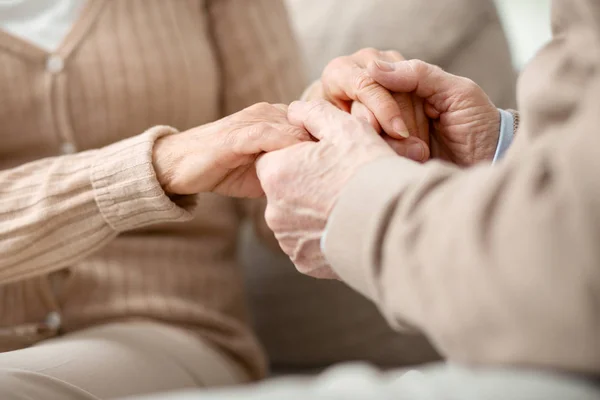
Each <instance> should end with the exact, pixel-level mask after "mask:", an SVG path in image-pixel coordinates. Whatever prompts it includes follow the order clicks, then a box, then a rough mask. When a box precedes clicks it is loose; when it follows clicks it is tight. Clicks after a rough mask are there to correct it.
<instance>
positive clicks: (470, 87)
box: [461, 77, 481, 93]
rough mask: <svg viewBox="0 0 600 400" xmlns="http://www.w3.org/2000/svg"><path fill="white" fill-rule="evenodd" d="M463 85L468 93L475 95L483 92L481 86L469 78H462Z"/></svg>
mask: <svg viewBox="0 0 600 400" xmlns="http://www.w3.org/2000/svg"><path fill="white" fill-rule="evenodd" d="M461 84H462V85H463V86H464V88H465V90H466V91H467V92H468V93H475V92H478V91H480V90H481V88H480V87H479V85H478V84H477V83H475V81H474V80H472V79H469V78H464V77H463V78H461Z"/></svg>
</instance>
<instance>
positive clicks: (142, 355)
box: [0, 322, 248, 400]
mask: <svg viewBox="0 0 600 400" xmlns="http://www.w3.org/2000/svg"><path fill="white" fill-rule="evenodd" d="M246 381H248V378H247V377H246V376H245V374H244V373H243V372H242V371H241V369H240V368H239V367H238V366H237V365H236V364H235V363H234V362H233V361H231V360H230V359H228V358H227V357H226V356H225V355H224V354H222V353H220V352H219V350H217V349H215V348H214V347H212V346H211V345H209V344H207V343H206V342H204V341H202V340H201V339H199V338H198V336H197V335H193V334H191V333H188V332H186V331H185V330H182V329H179V328H174V327H170V326H167V325H164V324H160V323H154V322H121V323H112V324H107V325H102V326H97V327H92V328H89V329H86V330H82V331H79V332H76V333H73V334H68V335H65V336H62V337H58V338H55V339H51V340H47V341H44V342H42V343H40V344H38V345H36V346H33V347H30V348H27V349H22V350H16V351H11V352H7V353H0V399H2V400H17V399H18V400H24V399H27V400H37V399H40V400H92V399H93V400H97V399H114V398H119V397H124V396H132V395H143V394H149V393H157V392H165V391H172V390H180V389H185V388H203V387H209V386H210V387H214V386H228V385H235V384H238V383H242V382H246Z"/></svg>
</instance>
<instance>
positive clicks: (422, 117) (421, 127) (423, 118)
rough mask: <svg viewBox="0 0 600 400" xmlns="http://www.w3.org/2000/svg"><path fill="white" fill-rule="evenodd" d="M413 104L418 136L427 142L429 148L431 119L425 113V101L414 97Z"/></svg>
mask: <svg viewBox="0 0 600 400" xmlns="http://www.w3.org/2000/svg"><path fill="white" fill-rule="evenodd" d="M412 97H413V103H414V105H415V119H416V121H417V130H418V131H419V133H418V134H417V135H416V137H418V138H419V139H421V140H422V141H424V142H425V144H427V146H429V119H428V118H427V114H426V113H425V104H426V103H425V100H423V98H422V97H419V96H415V95H413V96H412Z"/></svg>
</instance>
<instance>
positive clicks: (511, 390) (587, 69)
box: [181, 0, 600, 400]
mask: <svg viewBox="0 0 600 400" xmlns="http://www.w3.org/2000/svg"><path fill="white" fill-rule="evenodd" d="M553 27H554V40H553V41H552V42H551V43H550V44H549V45H548V46H546V47H545V48H544V50H542V51H541V52H540V53H539V54H538V56H537V57H536V59H535V60H534V61H533V63H532V64H531V65H530V66H529V67H528V68H527V70H526V71H525V72H524V73H523V76H522V77H521V81H520V82H521V83H520V87H519V100H520V111H521V123H520V127H519V129H518V131H517V133H516V136H515V140H514V144H513V145H512V146H511V148H510V151H508V152H507V154H506V156H505V157H504V158H503V159H502V160H501V161H498V160H499V158H500V156H501V154H502V152H503V149H504V148H505V147H506V145H507V144H508V143H510V142H511V138H510V135H511V134H510V129H508V130H507V129H503V128H507V126H506V125H510V121H511V119H512V120H513V124H514V125H515V126H517V125H519V124H518V115H517V114H514V115H513V114H505V113H503V112H501V113H499V112H498V111H497V110H496V108H495V106H494V105H493V104H492V103H491V102H490V101H489V99H488V98H487V96H486V95H485V93H484V92H483V91H482V90H481V89H480V88H479V87H478V86H476V85H475V84H473V83H472V82H471V81H469V80H466V79H464V78H460V77H457V76H454V75H450V74H448V73H445V72H443V71H442V70H440V69H439V68H436V67H434V66H432V65H429V64H426V63H424V62H420V61H398V62H391V63H390V62H385V61H376V62H370V63H369V65H368V67H367V68H368V71H369V74H370V76H371V77H372V79H373V82H377V83H378V84H379V85H380V86H381V87H385V88H387V89H388V90H390V91H391V92H395V93H409V94H410V96H411V97H410V98H408V99H410V100H411V101H412V103H411V104H413V105H414V109H415V110H419V104H423V109H424V113H425V115H426V117H427V119H428V121H429V122H431V127H432V130H431V131H429V132H428V133H429V134H430V135H429V137H430V138H431V141H430V142H429V145H430V150H431V155H432V156H433V157H440V158H443V159H445V160H447V161H451V162H453V163H454V164H457V165H452V163H448V162H440V161H431V162H427V163H424V164H421V163H418V162H415V161H411V160H409V159H407V158H403V157H398V156H397V155H396V154H395V152H394V151H393V150H392V148H390V146H388V144H386V141H385V140H384V139H382V138H381V137H380V136H379V135H377V133H376V131H375V130H374V129H373V128H372V127H371V126H370V125H369V124H367V123H365V122H362V121H360V120H359V119H357V118H355V117H353V116H351V115H349V114H348V113H345V112H343V111H341V110H339V109H337V108H335V107H334V106H332V105H331V104H328V103H323V102H316V103H315V102H298V103H294V104H292V105H291V106H290V107H289V110H288V118H289V120H290V121H291V122H292V123H293V124H295V125H297V126H300V127H304V128H305V129H306V130H307V131H309V132H310V133H311V134H312V136H313V137H315V139H316V140H315V142H308V143H302V144H298V145H295V146H292V147H290V148H287V149H284V150H280V151H277V152H273V153H269V154H267V155H264V156H263V157H262V158H261V159H260V160H259V161H258V163H257V170H258V174H259V178H260V179H261V182H262V185H263V189H264V191H265V193H266V196H267V199H268V207H267V211H266V218H267V222H268V223H269V225H270V227H271V228H272V229H273V230H274V231H275V233H276V236H277V238H278V240H279V242H280V244H281V247H282V248H283V250H284V251H286V253H287V254H288V255H289V256H290V257H291V258H292V260H293V261H294V263H295V264H296V266H297V267H298V269H299V270H300V271H301V272H304V273H308V274H311V275H313V276H317V277H337V278H339V279H341V280H343V281H344V282H346V283H347V284H348V285H350V286H352V287H354V288H355V289H356V290H358V291H359V292H361V293H363V294H364V295H365V296H367V297H368V298H370V299H372V300H373V301H374V302H375V303H376V304H377V305H378V306H379V308H380V310H381V311H382V313H384V314H385V315H386V317H387V319H388V321H389V322H390V324H391V325H393V326H394V327H395V328H397V329H398V330H416V331H420V332H423V333H425V334H426V335H427V336H428V337H429V338H430V339H431V340H432V342H433V343H434V344H435V345H436V347H437V348H438V350H439V351H440V352H441V353H442V354H443V355H444V356H445V357H446V358H447V359H448V360H449V362H450V363H449V364H447V365H445V366H440V367H433V368H430V369H423V370H422V371H421V372H414V373H409V374H405V373H402V372H398V373H391V374H387V375H380V374H378V373H377V372H375V371H373V370H370V369H368V368H363V367H355V368H350V369H346V370H338V371H337V372H336V371H333V372H331V373H329V374H326V375H325V376H324V377H322V378H321V379H319V380H317V381H315V382H313V383H312V384H306V383H304V382H300V383H288V384H286V383H285V382H280V383H275V384H270V385H267V386H264V387H258V388H255V389H253V390H250V391H238V392H234V393H227V397H226V398H228V399H255V398H256V399H258V398H260V399H271V398H273V399H275V398H287V399H305V398H312V399H363V398H394V399H411V400H414V399H417V400H418V399H443V398H457V399H498V398H502V399H505V398H506V399H528V400H531V399H577V400H580V399H586V400H587V399H598V398H600V382H599V380H598V377H599V376H600V334H599V332H600V301H599V298H600V297H599V293H600V247H599V246H598V243H600V181H599V180H598V179H597V171H599V170H600V150H599V149H600V135H599V134H598V133H597V129H598V126H600V113H598V109H597V108H598V102H599V101H600V94H599V93H600V74H599V71H600V68H599V67H600V4H598V3H597V2H595V1H594V0H555V2H554V21H553ZM383 58H385V57H383ZM326 87H327V85H326ZM369 87H371V88H375V86H372V85H369ZM373 90H374V91H378V89H377V90H375V89H373ZM352 93H353V92H352V91H349V92H346V94H348V96H347V97H348V98H350V99H351V100H360V99H358V98H352V97H353V96H352ZM354 97H356V96H354ZM380 100H381V101H383V102H388V101H389V100H390V99H389V98H387V97H381V98H380ZM406 100H407V98H404V99H403V104H406ZM421 102H422V103H421ZM363 103H365V106H366V107H363V106H356V107H354V106H352V110H353V112H355V114H360V113H362V114H363V116H366V117H367V119H370V120H371V122H372V124H374V122H378V123H379V122H380V123H381V126H383V127H384V130H385V131H386V132H388V129H390V128H392V129H391V132H394V129H393V124H391V123H390V121H393V116H392V114H393V113H394V112H397V110H395V106H394V105H393V104H391V103H390V104H386V107H383V108H380V109H372V108H371V107H370V106H369V104H367V103H366V102H363ZM338 105H340V106H343V104H338ZM357 110H362V111H357ZM404 111H406V110H404ZM388 112H389V113H390V114H388ZM369 113H372V114H369ZM413 115H416V116H417V118H416V120H417V124H416V128H417V129H416V131H415V132H416V134H415V135H416V136H418V135H419V132H420V129H418V128H419V124H418V121H419V118H418V115H419V113H418V112H415V113H414V114H413ZM369 117H375V119H376V120H377V121H373V120H372V118H369ZM374 125H375V124H374ZM408 125H409V124H408ZM421 126H423V125H421ZM409 130H411V129H410V128H409ZM398 131H400V132H401V130H398ZM507 131H508V133H506V132H507ZM501 132H504V135H505V136H507V137H501V138H500V136H502V134H501ZM396 133H398V132H396ZM411 135H412V134H411ZM413 136H414V135H413ZM422 139H423V140H425V141H427V139H428V137H424V138H422ZM414 140H417V141H418V140H419V139H414ZM387 142H388V143H391V144H392V145H393V147H394V149H396V150H397V151H396V152H399V153H402V154H405V155H408V153H407V146H406V143H405V142H402V141H401V140H399V139H396V140H395V141H393V140H388V141H387ZM498 142H500V143H501V146H500V147H498ZM415 144H416V142H413V143H412V145H415ZM413 158H417V157H413ZM494 158H496V165H494V166H491V165H487V166H486V165H483V164H484V162H486V161H487V163H488V164H490V162H491V161H492V160H493V159H494ZM474 164H478V165H477V166H474ZM349 312H351V310H349ZM373 346H377V343H373ZM182 396H183V397H181V398H187V397H185V396H186V395H182ZM220 396H222V394H219V393H215V394H212V395H211V394H207V395H204V396H195V397H189V398H197V399H219V398H223V397H220Z"/></svg>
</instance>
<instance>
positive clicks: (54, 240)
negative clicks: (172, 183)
mask: <svg viewBox="0 0 600 400" xmlns="http://www.w3.org/2000/svg"><path fill="white" fill-rule="evenodd" d="M172 132H174V130H173V129H171V128H167V127H155V128H153V129H150V130H148V131H147V132H145V133H143V134H141V135H138V136H135V137H132V138H130V139H127V140H124V141H121V142H118V143H115V144H113V145H111V146H108V147H105V148H102V149H99V150H92V151H86V152H82V153H78V154H74V155H70V156H61V157H54V158H46V159H43V160H39V161H35V162H31V163H28V164H24V165H22V166H20V167H17V168H13V169H8V170H4V171H0V221H1V223H0V284H5V283H8V282H11V281H16V280H21V279H25V278H29V277H32V276H35V275H41V274H44V273H48V272H51V271H55V270H59V269H61V268H64V267H65V266H68V265H72V264H73V263H75V262H77V261H78V260H81V259H83V258H85V257H86V256H88V255H90V254H91V253H93V252H94V251H96V250H98V249H99V248H101V247H102V246H104V245H105V244H107V243H108V242H109V241H111V240H112V239H113V238H115V237H116V236H117V235H118V234H119V233H120V232H124V231H128V230H131V229H135V228H139V227H142V226H146V225H150V224H154V223H158V222H165V221H183V220H187V219H189V218H190V217H191V216H190V213H189V212H188V210H186V209H184V208H180V207H179V206H178V205H176V204H175V203H173V202H172V201H171V200H170V199H169V198H168V197H167V196H166V195H165V193H164V192H163V190H162V188H161V186H160V184H159V183H158V181H157V180H156V176H155V174H154V169H153V167H152V147H153V144H154V142H155V140H156V139H157V138H158V137H160V136H163V135H166V134H170V133H172Z"/></svg>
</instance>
